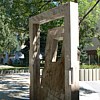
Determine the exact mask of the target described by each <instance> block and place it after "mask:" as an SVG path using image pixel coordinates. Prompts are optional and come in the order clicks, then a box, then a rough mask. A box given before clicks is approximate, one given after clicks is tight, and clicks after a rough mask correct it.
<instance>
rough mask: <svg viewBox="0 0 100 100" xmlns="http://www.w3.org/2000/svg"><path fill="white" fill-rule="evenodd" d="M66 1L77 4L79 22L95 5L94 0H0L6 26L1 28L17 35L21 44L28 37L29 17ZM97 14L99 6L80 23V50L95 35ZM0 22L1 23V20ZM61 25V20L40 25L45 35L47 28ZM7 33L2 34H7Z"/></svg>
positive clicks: (99, 10) (99, 9)
mask: <svg viewBox="0 0 100 100" xmlns="http://www.w3.org/2000/svg"><path fill="white" fill-rule="evenodd" d="M67 1H73V2H78V4H79V20H81V19H82V18H83V16H84V15H85V14H86V13H87V12H88V11H89V9H91V7H92V6H93V5H94V4H95V3H96V0H0V4H1V6H2V7H3V8H4V12H3V11H1V12H2V13H3V15H4V16H5V19H4V20H5V21H6V24H3V27H5V26H6V28H7V27H8V28H7V29H9V31H7V32H9V33H12V36H15V35H14V34H13V33H18V34H19V37H20V39H19V40H20V41H21V44H22V42H23V41H25V39H26V37H27V36H28V30H29V27H28V24H29V17H30V16H34V15H37V14H39V13H41V12H43V11H46V10H48V9H51V8H53V7H55V6H59V5H60V4H64V3H66V2H67ZM99 12H100V7H99V5H97V6H96V7H95V9H94V10H92V11H91V13H89V14H88V16H87V17H86V18H85V19H84V21H82V23H81V24H80V47H81V48H84V46H85V45H87V44H89V43H90V40H91V38H92V37H94V36H95V33H96V31H97V27H96V26H97V22H98V20H99ZM0 20H1V22H2V20H3V19H0ZM5 21H4V22H5ZM4 22H3V23H4ZM61 25H63V19H60V20H56V21H52V22H49V23H47V24H44V25H42V26H41V31H42V32H44V33H46V32H47V30H48V28H53V27H56V26H61ZM7 32H4V33H5V34H8V33H7ZM4 33H3V34H4ZM22 34H24V35H22ZM8 36H10V35H8ZM1 37H2V36H1ZM1 37H0V38H1ZM24 37H25V39H24ZM13 39H14V38H13ZM1 40H3V39H1ZM14 40H16V39H14ZM22 40H23V41H22ZM7 41H8V40H7ZM12 41H13V40H12ZM1 43H2V41H1V42H0V44H1ZM13 43H15V42H13ZM4 44H6V43H4ZM14 46H15V45H14Z"/></svg>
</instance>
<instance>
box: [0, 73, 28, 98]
mask: <svg viewBox="0 0 100 100" xmlns="http://www.w3.org/2000/svg"><path fill="white" fill-rule="evenodd" d="M0 100H29V73H16V74H12V75H2V76H0Z"/></svg>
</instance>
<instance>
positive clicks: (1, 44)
mask: <svg viewBox="0 0 100 100" xmlns="http://www.w3.org/2000/svg"><path fill="white" fill-rule="evenodd" d="M9 21H10V18H8V17H6V15H5V9H4V7H3V6H0V52H4V51H8V52H10V51H11V50H13V49H14V48H16V46H17V41H16V36H15V34H13V32H12V31H11V30H10V28H9Z"/></svg>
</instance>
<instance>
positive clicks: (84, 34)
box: [79, 0, 100, 48]
mask: <svg viewBox="0 0 100 100" xmlns="http://www.w3.org/2000/svg"><path fill="white" fill-rule="evenodd" d="M95 3H96V1H89V0H79V17H80V20H81V19H82V17H83V16H84V15H85V14H86V13H87V11H89V9H90V8H91V7H93V5H94V4H95ZM99 12H100V7H99V5H97V6H96V7H95V9H94V10H93V11H92V12H91V13H90V14H89V15H88V16H87V17H86V18H85V19H84V21H83V22H82V23H81V25H80V45H81V46H82V47H83V48H84V46H86V45H87V44H89V43H91V39H92V38H93V37H94V36H95V35H96V32H97V29H96V28H97V27H96V26H97V22H98V20H99V15H100V13H99Z"/></svg>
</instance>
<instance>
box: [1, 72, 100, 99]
mask: <svg viewBox="0 0 100 100" xmlns="http://www.w3.org/2000/svg"><path fill="white" fill-rule="evenodd" d="M29 76H30V75H29V73H16V74H12V75H2V76H0V100H29V82H30V81H29V78H30V77H29ZM79 84H80V94H79V96H80V97H79V98H80V99H79V100H89V99H90V100H100V81H85V82H82V81H80V82H79Z"/></svg>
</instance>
